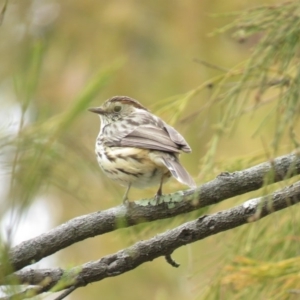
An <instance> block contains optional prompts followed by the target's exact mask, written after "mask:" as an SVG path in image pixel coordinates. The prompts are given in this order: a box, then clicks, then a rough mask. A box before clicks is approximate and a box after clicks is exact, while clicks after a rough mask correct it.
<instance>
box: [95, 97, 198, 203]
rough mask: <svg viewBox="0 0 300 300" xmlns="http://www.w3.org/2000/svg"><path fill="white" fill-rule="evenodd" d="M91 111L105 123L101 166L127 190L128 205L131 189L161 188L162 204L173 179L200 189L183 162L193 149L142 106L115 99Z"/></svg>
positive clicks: (100, 141) (99, 153)
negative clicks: (165, 186)
mask: <svg viewBox="0 0 300 300" xmlns="http://www.w3.org/2000/svg"><path fill="white" fill-rule="evenodd" d="M89 111H91V112H93V113H96V114H98V115H99V116H100V119H101V126H100V133H99V135H98V137H97V140H96V149H95V151H96V156H97V160H98V163H99V165H100V167H101V169H102V170H103V172H104V173H105V174H106V175H107V176H108V177H109V178H111V179H112V180H114V181H116V182H118V183H119V184H121V185H123V186H127V190H126V193H125V195H124V197H123V203H124V204H126V203H127V201H128V192H129V190H130V187H136V188H146V187H149V186H153V185H159V188H158V191H157V193H156V195H155V197H156V199H157V200H158V199H159V197H160V196H161V195H162V185H163V183H164V182H166V181H167V180H169V179H170V177H171V176H173V177H175V178H176V179H177V180H178V181H179V182H181V183H183V184H185V185H187V186H189V187H191V188H195V187H196V184H195V182H194V180H193V178H192V177H191V176H190V174H189V173H188V172H187V171H186V170H185V169H184V167H183V166H182V165H181V164H180V162H179V153H180V152H181V151H183V152H186V153H189V152H191V148H190V146H189V145H188V143H187V142H186V141H185V139H184V138H183V137H182V135H180V134H179V133H178V132H177V131H176V130H175V129H174V128H173V127H171V126H170V125H168V124H166V123H165V122H164V121H163V120H161V119H160V118H159V117H157V116H155V115H153V114H152V113H151V112H149V111H148V109H147V108H145V107H144V106H143V105H142V104H141V103H139V102H138V101H136V100H134V99H132V98H130V97H126V96H115V97H112V98H111V99H108V100H107V101H106V102H105V103H104V104H103V105H102V106H100V107H95V108H90V109H89Z"/></svg>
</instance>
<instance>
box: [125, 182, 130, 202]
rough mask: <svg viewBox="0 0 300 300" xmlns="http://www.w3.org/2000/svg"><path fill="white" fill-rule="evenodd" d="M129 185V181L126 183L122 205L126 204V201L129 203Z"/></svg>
mask: <svg viewBox="0 0 300 300" xmlns="http://www.w3.org/2000/svg"><path fill="white" fill-rule="evenodd" d="M130 187H131V183H129V184H128V187H127V190H126V192H125V195H124V197H123V204H124V205H128V203H129V201H128V193H129V190H130Z"/></svg>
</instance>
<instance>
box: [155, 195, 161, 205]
mask: <svg viewBox="0 0 300 300" xmlns="http://www.w3.org/2000/svg"><path fill="white" fill-rule="evenodd" d="M160 197H161V194H158V193H157V194H156V195H155V196H154V199H155V201H156V202H155V205H159V200H160Z"/></svg>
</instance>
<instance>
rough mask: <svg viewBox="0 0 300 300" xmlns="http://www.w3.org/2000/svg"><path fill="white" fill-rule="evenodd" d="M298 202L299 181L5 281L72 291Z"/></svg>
mask: <svg viewBox="0 0 300 300" xmlns="http://www.w3.org/2000/svg"><path fill="white" fill-rule="evenodd" d="M299 202H300V182H297V183H295V184H293V185H291V186H289V187H286V188H284V189H282V190H279V191H277V192H275V193H273V194H271V195H267V196H264V197H260V198H255V199H251V200H249V201H246V202H244V203H243V204H241V205H238V206H236V207H233V208H231V209H228V210H224V211H221V212H218V213H215V214H212V215H207V216H202V217H200V218H198V219H196V220H194V221H190V222H187V223H184V224H182V225H181V226H178V227H176V228H174V229H172V230H169V231H167V232H164V233H162V234H159V235H157V236H155V237H153V238H151V239H149V240H145V241H140V242H137V243H136V244H134V245H133V246H131V247H129V248H126V249H123V250H121V251H118V252H117V253H115V254H111V255H107V256H104V257H103V258H101V259H99V260H96V261H91V262H88V263H86V264H83V265H81V266H77V267H74V268H72V269H69V270H62V269H55V268H54V269H40V270H34V269H25V270H21V271H18V272H16V273H15V274H13V275H10V276H8V277H7V278H6V280H7V282H11V280H13V281H15V280H18V282H19V283H20V284H24V283H27V284H31V285H39V284H41V282H45V281H46V280H47V281H48V284H49V286H52V287H53V285H55V284H58V286H56V287H54V288H55V291H59V290H64V289H67V291H73V290H75V289H76V288H78V287H82V286H86V285H87V284H89V283H92V282H95V281H100V280H103V279H104V278H107V277H113V276H118V275H120V274H123V273H125V272H128V271H130V270H132V269H134V268H136V267H138V266H139V265H141V264H143V263H145V262H149V261H152V260H154V259H156V258H158V257H160V256H168V255H170V253H172V252H173V251H174V250H175V249H178V248H179V247H181V246H184V245H187V244H190V243H193V242H195V241H199V240H202V239H204V238H206V237H208V236H211V235H214V234H217V233H219V232H222V231H226V230H230V229H233V228H235V227H238V226H241V225H243V224H247V223H249V222H255V221H258V220H260V219H261V218H263V217H265V216H267V215H269V214H272V213H274V212H276V211H279V210H281V209H284V208H286V207H288V206H291V205H294V204H296V203H299ZM5 283H6V282H3V283H2V284H5Z"/></svg>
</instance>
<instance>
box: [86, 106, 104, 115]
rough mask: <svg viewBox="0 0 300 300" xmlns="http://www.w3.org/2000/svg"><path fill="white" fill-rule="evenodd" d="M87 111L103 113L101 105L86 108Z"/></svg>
mask: <svg viewBox="0 0 300 300" xmlns="http://www.w3.org/2000/svg"><path fill="white" fill-rule="evenodd" d="M88 111H90V112H93V113H95V114H98V115H103V114H104V110H103V109H102V108H101V107H91V108H89V109H88Z"/></svg>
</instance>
